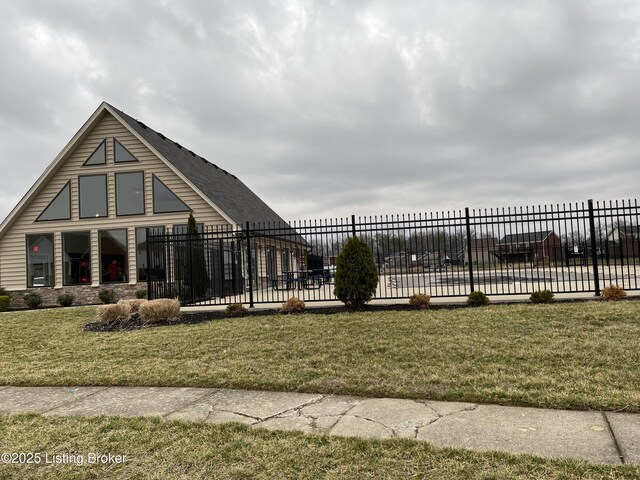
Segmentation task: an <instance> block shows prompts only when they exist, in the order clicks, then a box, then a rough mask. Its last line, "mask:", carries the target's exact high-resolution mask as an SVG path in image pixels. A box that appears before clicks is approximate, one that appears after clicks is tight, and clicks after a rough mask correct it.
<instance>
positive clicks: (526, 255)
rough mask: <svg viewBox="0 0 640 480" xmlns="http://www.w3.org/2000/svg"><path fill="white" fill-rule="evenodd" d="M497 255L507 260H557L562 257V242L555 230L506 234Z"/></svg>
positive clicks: (500, 242) (497, 249) (498, 246)
mask: <svg viewBox="0 0 640 480" xmlns="http://www.w3.org/2000/svg"><path fill="white" fill-rule="evenodd" d="M495 252H496V255H497V256H498V257H499V258H500V259H501V260H503V261H506V262H543V261H551V262H556V261H560V260H561V259H562V242H561V241H560V237H558V235H556V234H555V233H554V232H553V231H551V230H547V231H541V232H527V233H517V234H510V235H505V236H504V237H502V239H501V240H500V241H499V242H498V244H497V248H496V250H495Z"/></svg>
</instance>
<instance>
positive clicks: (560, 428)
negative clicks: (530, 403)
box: [417, 405, 620, 464]
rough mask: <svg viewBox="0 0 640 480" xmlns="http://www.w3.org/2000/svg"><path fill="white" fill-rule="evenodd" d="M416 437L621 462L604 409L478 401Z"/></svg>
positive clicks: (436, 442) (481, 447) (449, 443)
mask: <svg viewBox="0 0 640 480" xmlns="http://www.w3.org/2000/svg"><path fill="white" fill-rule="evenodd" d="M417 438H418V439H420V440H427V441H429V442H431V443H433V444H434V445H436V446H441V447H455V448H468V449H471V450H502V451H507V452H513V453H528V454H532V455H539V456H542V457H548V458H558V457H559V458H562V457H564V458H577V459H581V460H587V461H591V462H596V463H606V464H615V463H620V459H619V456H618V452H617V449H616V446H615V443H614V441H613V438H612V437H611V435H610V433H609V429H608V427H607V424H606V422H605V420H604V418H603V416H602V414H601V413H599V412H575V411H567V410H547V409H538V408H519V407H501V406H493V405H479V406H477V407H476V408H475V409H473V410H468V411H462V412H460V413H457V414H453V415H449V416H446V417H442V418H440V419H439V420H438V421H436V422H434V423H432V424H430V425H427V426H425V427H422V428H420V429H419V431H418V435H417Z"/></svg>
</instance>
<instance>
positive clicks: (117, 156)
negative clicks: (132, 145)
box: [113, 138, 138, 163]
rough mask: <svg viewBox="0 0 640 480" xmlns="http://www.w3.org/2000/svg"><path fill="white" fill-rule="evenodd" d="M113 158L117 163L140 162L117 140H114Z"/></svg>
mask: <svg viewBox="0 0 640 480" xmlns="http://www.w3.org/2000/svg"><path fill="white" fill-rule="evenodd" d="M113 158H114V162H115V163H126V162H137V161H138V159H137V158H136V157H134V156H133V154H132V153H131V152H130V151H129V150H127V149H126V148H124V146H123V145H122V144H121V143H120V142H119V141H118V140H116V139H115V138H114V139H113Z"/></svg>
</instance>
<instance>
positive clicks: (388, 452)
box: [0, 415, 640, 480]
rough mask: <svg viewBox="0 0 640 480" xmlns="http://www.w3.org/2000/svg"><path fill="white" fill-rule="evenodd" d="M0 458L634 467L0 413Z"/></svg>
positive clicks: (257, 473)
mask: <svg viewBox="0 0 640 480" xmlns="http://www.w3.org/2000/svg"><path fill="white" fill-rule="evenodd" d="M0 451H13V452H16V451H18V452H19V451H21V452H42V453H43V454H44V453H48V454H49V455H50V457H52V456H53V455H54V454H61V453H66V454H74V455H78V454H82V456H83V460H84V461H85V462H86V459H87V458H88V453H89V452H94V453H96V452H97V453H111V454H113V455H119V454H120V455H125V456H126V460H125V461H124V463H122V464H120V465H95V464H94V465H87V464H86V463H85V464H84V465H83V466H74V465H6V464H5V465H3V464H1V463H0V478H11V479H21V478H24V479H26V478H29V479H37V478H61V479H67V478H74V479H84V478H87V479H88V478H114V477H117V478H172V479H173V478H176V479H180V478H184V479H187V478H188V479H200V478H202V479H205V478H265V479H266V478H296V479H305V478H309V479H315V478H349V479H352V478H429V479H450V478H465V479H484V478H493V479H540V478H545V479H567V480H570V479H576V480H577V479H601V478H609V479H626V478H628V479H632V478H638V476H639V475H640V467H631V466H615V467H614V466H602V465H592V464H588V463H585V462H577V461H569V460H543V459H540V458H536V457H531V456H525V455H508V454H503V453H473V452H469V451H464V450H453V449H439V448H434V447H432V446H430V445H429V444H427V443H425V442H416V441H412V440H384V441H380V440H363V439H355V438H337V437H328V436H321V435H304V434H301V433H293V432H269V431H266V430H261V429H251V428H249V427H245V426H242V425H238V424H235V425H233V424H232V425H222V426H217V425H210V424H197V423H184V422H163V421H160V420H158V419H149V418H136V419H125V418H115V417H111V418H106V417H94V418H82V419H79V418H72V417H68V418H60V417H58V418H56V417H42V416H38V415H12V416H8V415H0Z"/></svg>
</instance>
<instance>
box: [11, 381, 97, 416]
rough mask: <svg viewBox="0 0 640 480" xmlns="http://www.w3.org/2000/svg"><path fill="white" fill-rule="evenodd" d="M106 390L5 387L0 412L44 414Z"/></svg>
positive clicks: (94, 388)
mask: <svg viewBox="0 0 640 480" xmlns="http://www.w3.org/2000/svg"><path fill="white" fill-rule="evenodd" d="M104 389H105V387H72V388H68V387H5V388H2V389H0V412H2V413H23V412H24V413H44V412H47V411H49V410H52V409H54V408H57V407H60V406H61V405H67V404H70V403H73V402H76V401H78V400H81V399H83V398H85V397H87V396H89V395H93V394H96V393H98V392H100V391H101V390H104Z"/></svg>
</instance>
